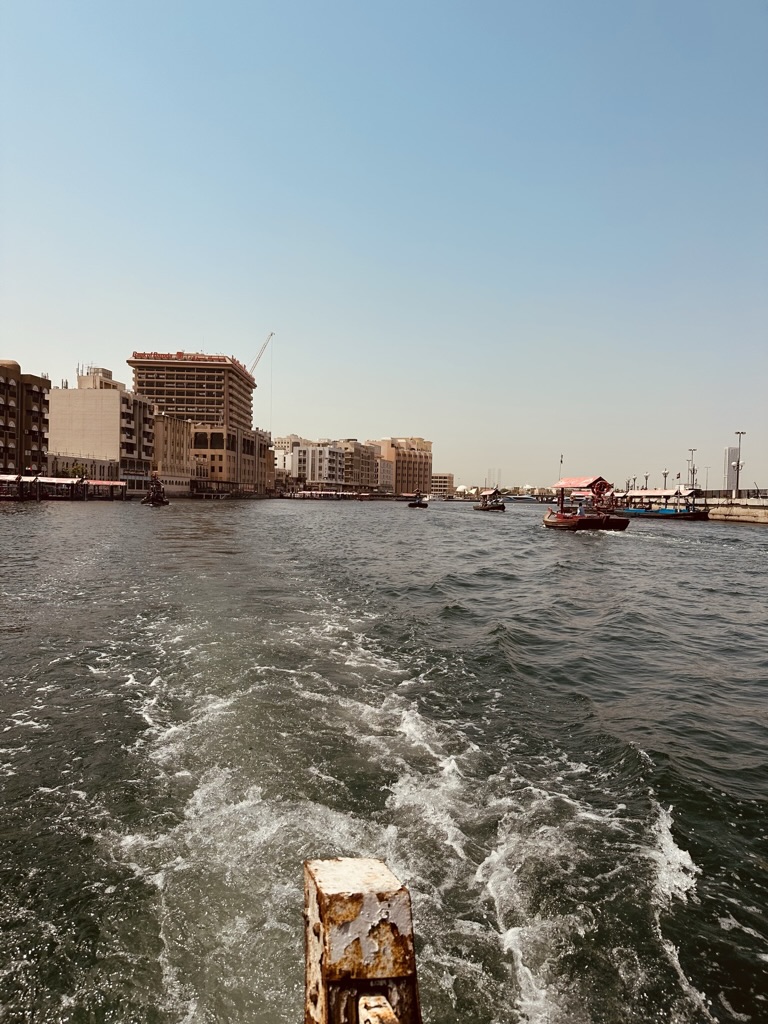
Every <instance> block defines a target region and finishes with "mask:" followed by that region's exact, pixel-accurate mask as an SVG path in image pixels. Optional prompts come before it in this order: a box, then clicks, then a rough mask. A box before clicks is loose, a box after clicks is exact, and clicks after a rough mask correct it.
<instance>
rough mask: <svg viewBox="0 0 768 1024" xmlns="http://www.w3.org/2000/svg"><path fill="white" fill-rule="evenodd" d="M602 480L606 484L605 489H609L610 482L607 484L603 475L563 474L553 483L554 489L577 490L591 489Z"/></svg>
mask: <svg viewBox="0 0 768 1024" xmlns="http://www.w3.org/2000/svg"><path fill="white" fill-rule="evenodd" d="M600 481H602V483H604V484H605V485H606V489H609V488H610V487H611V486H612V484H609V483H608V481H607V480H606V479H605V477H602V476H564V477H563V479H562V480H558V481H557V483H556V484H554V485H553V487H554V489H555V490H556V491H559V490H561V489H563V490H577V491H584V490H589V491H591V490H592V489H593V488H594V486H595V484H596V483H599V482H600Z"/></svg>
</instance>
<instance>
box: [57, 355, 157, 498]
mask: <svg viewBox="0 0 768 1024" xmlns="http://www.w3.org/2000/svg"><path fill="white" fill-rule="evenodd" d="M49 404H50V427H49V443H48V449H49V452H50V454H51V456H57V457H58V460H59V463H60V464H61V462H62V459H64V460H71V459H73V458H75V459H77V460H83V459H85V460H101V461H103V462H105V463H112V464H113V465H116V466H117V467H118V468H119V473H120V478H121V479H123V480H126V481H127V483H128V488H127V489H128V492H129V493H130V492H131V491H143V490H146V488H147V486H148V483H149V476H150V472H151V469H152V459H153V457H154V446H155V412H154V408H153V405H152V403H151V402H149V401H147V399H146V398H144V397H143V396H141V395H136V394H133V393H132V392H130V391H127V390H126V387H125V385H124V384H121V383H120V382H119V381H116V380H114V379H113V377H112V372H111V371H110V370H106V369H104V368H103V367H98V366H92V367H89V368H88V370H87V371H86V372H85V373H83V374H80V375H78V378H77V388H53V389H52V390H51V392H50V395H49Z"/></svg>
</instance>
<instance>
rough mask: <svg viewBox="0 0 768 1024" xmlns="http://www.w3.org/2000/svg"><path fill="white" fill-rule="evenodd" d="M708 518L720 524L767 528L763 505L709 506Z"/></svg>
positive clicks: (767, 510) (767, 508) (765, 507)
mask: <svg viewBox="0 0 768 1024" xmlns="http://www.w3.org/2000/svg"><path fill="white" fill-rule="evenodd" d="M709 518H710V519H712V520H714V521H715V522H722V523H759V524H761V525H763V526H768V507H767V506H765V505H749V504H744V505H710V508H709Z"/></svg>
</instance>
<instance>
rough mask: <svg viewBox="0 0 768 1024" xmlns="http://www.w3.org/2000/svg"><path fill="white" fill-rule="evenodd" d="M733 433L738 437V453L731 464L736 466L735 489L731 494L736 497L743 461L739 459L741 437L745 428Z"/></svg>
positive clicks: (744, 432) (737, 495)
mask: <svg viewBox="0 0 768 1024" xmlns="http://www.w3.org/2000/svg"><path fill="white" fill-rule="evenodd" d="M734 433H735V434H736V437H738V439H739V453H738V455H737V456H736V461H735V462H734V463H733V465H734V466H735V468H736V490H735V491H734V492H733V496H734V498H738V497H739V473H740V471H741V467H742V465H743V463H742V461H741V439H742V437H743V436H744V435H745V434H746V430H736V431H734Z"/></svg>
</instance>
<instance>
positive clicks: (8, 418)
mask: <svg viewBox="0 0 768 1024" xmlns="http://www.w3.org/2000/svg"><path fill="white" fill-rule="evenodd" d="M50 389H51V382H50V380H49V379H48V378H47V377H39V376H37V375H35V374H31V373H22V372H21V366H20V365H19V363H17V362H15V360H12V359H2V360H0V472H2V473H3V474H19V475H22V474H35V475H36V474H38V473H45V472H47V468H48V448H49V393H50Z"/></svg>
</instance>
